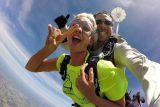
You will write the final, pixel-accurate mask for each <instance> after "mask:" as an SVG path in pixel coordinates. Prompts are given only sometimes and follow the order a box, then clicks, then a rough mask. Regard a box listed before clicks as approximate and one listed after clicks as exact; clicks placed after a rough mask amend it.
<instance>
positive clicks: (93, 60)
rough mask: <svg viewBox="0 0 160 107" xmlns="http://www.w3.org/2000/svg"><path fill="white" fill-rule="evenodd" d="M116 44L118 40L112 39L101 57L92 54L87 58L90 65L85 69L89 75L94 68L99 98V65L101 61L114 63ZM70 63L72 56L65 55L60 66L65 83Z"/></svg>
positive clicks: (75, 106)
mask: <svg viewBox="0 0 160 107" xmlns="http://www.w3.org/2000/svg"><path fill="white" fill-rule="evenodd" d="M116 42H117V39H116V38H110V39H109V40H108V42H106V44H105V45H104V46H103V50H102V52H101V53H100V54H99V55H96V56H95V55H94V56H93V55H92V53H90V55H89V57H88V58H87V61H86V63H88V66H87V67H86V69H85V73H86V74H88V73H89V69H90V68H91V67H92V68H93V73H94V85H95V93H96V95H97V96H100V95H99V91H100V88H99V84H98V77H97V63H98V61H99V60H100V59H105V60H109V61H112V62H113V63H114V61H113V59H114V57H113V53H114V52H113V49H114V45H115V43H116ZM69 61H70V56H69V55H65V57H64V59H63V61H62V63H61V64H60V75H61V78H62V80H63V81H65V79H66V76H67V64H69ZM106 99H107V98H106ZM72 106H74V107H80V105H78V104H77V103H74V104H72ZM96 107H98V106H96Z"/></svg>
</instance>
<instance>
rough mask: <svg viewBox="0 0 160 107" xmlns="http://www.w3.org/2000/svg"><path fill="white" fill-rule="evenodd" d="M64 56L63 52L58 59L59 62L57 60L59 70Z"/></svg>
mask: <svg viewBox="0 0 160 107" xmlns="http://www.w3.org/2000/svg"><path fill="white" fill-rule="evenodd" d="M64 57H65V54H61V55H60V56H59V57H58V60H57V62H56V67H57V69H58V71H60V64H61V63H62V61H63V59H64Z"/></svg>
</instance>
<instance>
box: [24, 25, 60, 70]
mask: <svg viewBox="0 0 160 107" xmlns="http://www.w3.org/2000/svg"><path fill="white" fill-rule="evenodd" d="M55 30H56V31H57V35H58V36H57V37H56V36H55V33H54V31H55ZM61 37H62V34H61V32H60V30H57V29H54V28H53V27H52V25H51V24H49V25H48V37H47V39H46V43H45V46H44V47H43V48H42V49H40V50H39V51H38V52H37V53H36V54H35V55H33V56H32V57H31V58H30V59H29V61H28V63H27V64H26V66H25V68H26V69H27V70H29V71H32V72H41V71H52V70H57V68H56V61H57V58H54V59H47V60H45V59H46V58H47V57H48V56H49V55H50V54H52V53H53V52H54V51H55V50H56V49H57V47H58V44H59V43H60V42H61V41H62V40H61V39H63V38H61Z"/></svg>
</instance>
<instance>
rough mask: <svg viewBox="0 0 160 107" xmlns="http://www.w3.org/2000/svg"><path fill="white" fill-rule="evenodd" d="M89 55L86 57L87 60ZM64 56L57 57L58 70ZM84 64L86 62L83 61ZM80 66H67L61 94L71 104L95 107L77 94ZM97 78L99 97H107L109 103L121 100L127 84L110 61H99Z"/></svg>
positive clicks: (121, 73) (122, 73)
mask: <svg viewBox="0 0 160 107" xmlns="http://www.w3.org/2000/svg"><path fill="white" fill-rule="evenodd" d="M88 56H89V53H88V54H87V56H86V59H87V58H88ZM64 57H65V54H62V55H60V56H59V58H58V60H57V64H56V66H57V68H58V70H60V64H61V63H62V61H63V59H64ZM85 63H86V60H85ZM81 67H82V65H81V66H72V65H70V64H68V65H67V75H66V80H65V81H64V82H63V92H64V93H65V94H66V95H67V96H68V97H70V98H71V99H72V100H73V102H76V103H77V104H79V105H81V106H82V107H95V105H93V104H92V103H90V102H89V101H87V99H86V98H85V97H84V96H83V95H82V94H81V93H80V92H79V90H78V89H77V87H76V79H77V77H78V75H79V74H80V69H81ZM97 76H98V83H99V87H100V96H102V97H104V96H105V97H107V98H108V99H109V100H111V101H117V100H119V99H121V98H122V97H123V96H124V95H125V92H126V90H127V86H128V82H127V80H126V77H125V74H124V72H123V71H122V70H121V69H119V68H116V67H114V65H113V64H112V63H111V62H110V61H106V60H99V61H98V63H97Z"/></svg>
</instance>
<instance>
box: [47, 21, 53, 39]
mask: <svg viewBox="0 0 160 107" xmlns="http://www.w3.org/2000/svg"><path fill="white" fill-rule="evenodd" d="M52 34H53V31H52V25H51V24H48V36H51V35H52Z"/></svg>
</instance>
